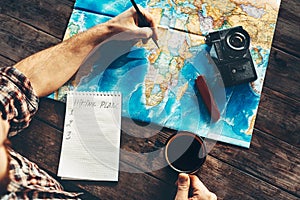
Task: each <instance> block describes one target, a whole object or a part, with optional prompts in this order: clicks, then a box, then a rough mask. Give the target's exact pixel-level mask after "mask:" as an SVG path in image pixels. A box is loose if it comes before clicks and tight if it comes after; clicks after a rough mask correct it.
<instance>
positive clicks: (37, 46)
mask: <svg viewBox="0 0 300 200" xmlns="http://www.w3.org/2000/svg"><path fill="white" fill-rule="evenodd" d="M0 24H1V26H0V47H1V48H0V55H2V56H4V57H6V58H9V59H11V60H13V61H16V62H17V61H19V60H21V59H23V58H25V57H28V56H30V55H32V54H33V53H36V52H38V51H40V50H42V49H45V48H47V47H50V46H53V45H54V44H56V43H58V42H59V41H60V40H58V39H56V38H54V37H53V36H50V35H48V34H45V33H43V32H40V31H39V30H37V29H35V28H33V27H31V26H29V25H26V24H24V23H22V22H20V21H18V20H15V19H13V18H11V17H8V16H7V15H3V14H0Z"/></svg>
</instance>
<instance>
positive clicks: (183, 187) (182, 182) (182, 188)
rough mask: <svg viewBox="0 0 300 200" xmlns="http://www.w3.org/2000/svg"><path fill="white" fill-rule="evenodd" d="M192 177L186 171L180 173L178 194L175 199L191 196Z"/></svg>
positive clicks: (183, 199) (179, 199)
mask: <svg viewBox="0 0 300 200" xmlns="http://www.w3.org/2000/svg"><path fill="white" fill-rule="evenodd" d="M189 188H190V178H189V175H187V174H185V173H180V174H179V175H178V180H177V194H176V197H175V200H187V199H188V196H189Z"/></svg>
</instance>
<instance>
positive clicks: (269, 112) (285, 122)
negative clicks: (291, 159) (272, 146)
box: [255, 87, 300, 148]
mask: <svg viewBox="0 0 300 200" xmlns="http://www.w3.org/2000/svg"><path fill="white" fill-rule="evenodd" d="M299 113H300V102H299V101H296V100H294V99H292V98H290V97H289V96H285V95H283V94H281V93H279V92H276V91H274V90H271V89H269V88H267V87H265V88H264V90H263V93H262V96H261V101H260V105H259V109H258V115H257V119H256V123H255V127H256V128H258V129H259V130H262V131H264V132H266V133H268V134H270V135H273V136H275V137H277V138H279V139H281V140H283V141H286V142H288V143H289V144H292V145H295V146H296V147H298V148H299V147H300V137H299V133H300V124H299V120H300V115H299Z"/></svg>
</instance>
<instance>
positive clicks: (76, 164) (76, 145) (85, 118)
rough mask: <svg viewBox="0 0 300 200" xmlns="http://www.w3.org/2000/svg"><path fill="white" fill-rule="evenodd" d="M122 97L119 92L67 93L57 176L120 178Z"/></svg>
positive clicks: (102, 178) (80, 178) (88, 178)
mask: <svg viewBox="0 0 300 200" xmlns="http://www.w3.org/2000/svg"><path fill="white" fill-rule="evenodd" d="M121 98H122V97H121V94H120V93H108V92H74V91H73V92H68V93H67V101H66V114H65V121H64V131H63V141H62V148H61V155H60V161H59V167H58V174H57V175H58V176H60V177H62V179H78V180H100V181H118V174H119V151H120V137H121V135H120V134H121V105H122V100H121Z"/></svg>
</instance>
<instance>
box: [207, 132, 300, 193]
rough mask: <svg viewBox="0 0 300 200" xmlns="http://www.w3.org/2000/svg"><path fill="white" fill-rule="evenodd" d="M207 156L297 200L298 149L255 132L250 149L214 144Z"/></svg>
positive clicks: (299, 168)
mask: <svg viewBox="0 0 300 200" xmlns="http://www.w3.org/2000/svg"><path fill="white" fill-rule="evenodd" d="M210 154H211V155H213V156H214V157H217V158H218V159H220V160H222V161H224V162H226V163H229V164H230V165H232V166H235V167H237V168H238V169H240V170H242V171H244V172H247V173H249V174H251V175H253V176H255V177H257V178H259V179H261V180H265V181H266V182H268V183H270V184H272V185H275V186H277V187H279V188H281V189H283V190H285V191H288V192H289V193H292V194H294V195H295V196H297V197H300V179H299V175H300V150H299V148H296V147H294V146H292V145H289V144H287V143H285V142H283V141H280V140H278V139H277V138H274V137H271V136H269V135H268V134H265V133H263V132H261V131H257V130H255V131H254V134H253V138H252V142H251V148H250V149H243V148H241V149H239V148H237V147H234V146H231V145H221V144H217V145H216V146H215V148H214V149H213V150H212V151H211V152H210Z"/></svg>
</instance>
